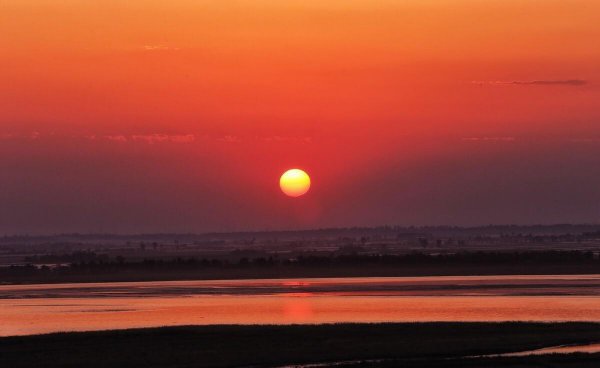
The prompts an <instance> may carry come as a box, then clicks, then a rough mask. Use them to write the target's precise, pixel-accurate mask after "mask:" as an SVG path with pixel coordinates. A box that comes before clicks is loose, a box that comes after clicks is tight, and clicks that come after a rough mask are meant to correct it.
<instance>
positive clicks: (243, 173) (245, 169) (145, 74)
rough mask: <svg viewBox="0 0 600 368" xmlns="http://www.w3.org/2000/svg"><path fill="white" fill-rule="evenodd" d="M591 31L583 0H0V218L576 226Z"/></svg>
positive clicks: (597, 31) (594, 58) (591, 176)
mask: <svg viewBox="0 0 600 368" xmlns="http://www.w3.org/2000/svg"><path fill="white" fill-rule="evenodd" d="M598 40H600V2H598V1H595V0H573V1H564V0H546V1H537V0H519V1H517V0H454V1H450V0H405V1H391V0H387V1H386V0H381V1H367V0H361V1H357V0H344V1H342V0H340V1H331V0H322V1H306V0H304V1H296V0H286V1H276V0H270V1H267V0H264V1H250V0H248V1H223V0H216V1H191V0H188V1H183V0H179V1H148V0H144V1H142V0H134V1H131V0H130V1H112V0H106V1H102V2H90V1H84V0H78V1H77V0H65V1H59V2H57V1H50V0H5V1H3V2H2V3H1V4H0V169H1V170H2V176H3V179H4V180H3V181H4V186H5V188H4V189H3V190H2V191H0V192H1V193H0V205H2V207H3V208H4V209H3V210H0V224H2V225H0V231H5V232H9V233H11V232H20V231H32V232H53V231H100V230H103V231H125V232H128V231H167V230H176V231H188V230H189V231H204V230H234V229H262V228H296V227H307V226H330V225H336V226H341V225H362V224H380V223H394V224H396V223H398V224H413V223H414V224H424V223H452V224H455V223H456V224H475V223H481V222H483V223H486V222H504V223H509V222H523V223H524V222H553V221H564V222H571V221H585V222H595V221H598V220H599V219H600V205H599V204H598V203H597V202H595V200H597V199H599V197H600V194H598V191H597V189H595V188H596V187H597V184H599V182H600V179H598V175H595V173H597V170H598V169H596V167H597V166H598V165H597V164H598V162H597V159H596V161H594V160H595V157H597V156H598V153H600V152H598V151H600V102H599V101H600V88H599V87H598V84H597V82H598V80H600V47H598ZM553 163H560V165H553ZM296 166H298V167H301V168H304V169H305V170H307V171H308V172H309V173H311V174H313V182H314V186H313V188H312V189H311V196H310V197H309V196H307V197H306V198H303V202H298V201H296V202H290V200H289V199H287V198H282V197H280V194H281V193H279V192H278V186H277V185H278V184H277V183H278V182H277V180H278V178H279V175H280V174H281V173H282V172H283V171H285V170H286V169H288V168H290V167H296ZM559 166H560V167H559ZM538 170H540V171H538ZM542 170H543V171H542ZM590 170H592V172H590ZM593 170H596V171H595V172H594V171H593ZM498 177H512V179H510V180H509V179H506V182H501V185H500V184H499V181H498V180H497V179H496V180H494V179H492V178H498ZM574 178H575V179H574ZM431 180H435V182H436V183H438V184H439V185H441V186H442V187H443V188H445V189H437V188H435V185H433V184H431ZM40 183H45V185H44V186H42V185H41V184H40ZM473 183H475V185H474V184H473ZM0 185H1V184H0ZM427 185H431V188H430V189H429V192H427V191H425V192H423V190H424V189H423V188H424V187H427ZM540 187H543V188H547V189H544V190H546V191H547V192H544V190H542V193H540ZM448 188H455V189H448ZM548 188H549V189H548ZM557 191H558V192H557ZM382 193H385V197H383V194H382ZM494 198H496V199H498V198H500V199H501V200H500V199H498V200H497V201H496V200H494ZM557 198H558V199H557ZM466 203H470V204H468V205H467V204H466ZM507 203H508V204H507ZM511 203H512V205H511ZM457 207H461V208H457ZM113 212H116V213H119V215H116V216H115V215H114V213H113ZM149 212H151V213H156V214H165V213H166V214H169V216H170V217H167V220H164V218H165V216H161V215H153V216H154V217H152V216H149V215H148V213H149ZM41 213H50V214H52V216H51V217H52V220H48V219H47V216H42V215H41ZM2 226H4V227H2Z"/></svg>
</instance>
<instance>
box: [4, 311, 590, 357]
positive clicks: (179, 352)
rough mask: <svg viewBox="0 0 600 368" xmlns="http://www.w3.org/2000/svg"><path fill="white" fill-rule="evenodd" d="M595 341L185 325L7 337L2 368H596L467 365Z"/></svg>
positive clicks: (394, 328) (506, 333)
mask: <svg viewBox="0 0 600 368" xmlns="http://www.w3.org/2000/svg"><path fill="white" fill-rule="evenodd" d="M598 341H600V324H594V323H556V324H543V323H435V322H432V323H400V324H396V323H394V324H392V323H386V324H337V325H308V326H306V325H305V326H302V325H295V326H194V327H192V326H186V327H169V328H153V329H135V330H123V331H102V332H85V333H61V334H50V335H38V336H26V337H8V338H1V339H0V367H91V368H93V367H124V366H127V367H231V366H255V367H275V366H283V365H289V364H307V363H328V362H330V363H334V362H338V363H339V362H342V361H346V362H347V363H342V364H338V365H336V366H338V367H339V366H343V367H345V366H352V367H357V366H359V367H363V366H364V367H399V366H400V367H511V368H516V367H598V366H600V354H570V355H546V356H529V357H491V358H467V357H469V356H477V355H486V354H498V353H507V352H516V351H524V350H530V349H536V348H541V347H547V346H555V345H563V344H585V343H592V342H598ZM348 361H352V362H348Z"/></svg>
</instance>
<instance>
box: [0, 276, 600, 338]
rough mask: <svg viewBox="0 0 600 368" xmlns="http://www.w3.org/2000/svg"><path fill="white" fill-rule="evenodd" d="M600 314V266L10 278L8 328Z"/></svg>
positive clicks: (4, 291)
mask: <svg viewBox="0 0 600 368" xmlns="http://www.w3.org/2000/svg"><path fill="white" fill-rule="evenodd" d="M515 320H519V321H596V322H598V321H600V275H577V276H560V275H559V276H460V277H454V276H453V277H393V278H343V279H279V280H235V281H168V282H127V283H94V284H53V285H50V284H48V285H4V286H0V336H9V335H27V334H38V333H48V332H56V331H87V330H104V329H120V328H133V327H153V326H173V325H192V324H264V323H275V324H292V323H327V322H411V321H515Z"/></svg>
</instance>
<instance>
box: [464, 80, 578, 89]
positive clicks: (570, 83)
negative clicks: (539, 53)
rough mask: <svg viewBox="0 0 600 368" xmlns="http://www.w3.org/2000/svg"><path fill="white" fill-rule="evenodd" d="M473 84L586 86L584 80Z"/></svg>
mask: <svg viewBox="0 0 600 368" xmlns="http://www.w3.org/2000/svg"><path fill="white" fill-rule="evenodd" d="M472 83H473V84H478V85H490V86H511V85H512V86H574V87H579V86H584V85H586V84H588V81H587V80H584V79H563V80H561V79H556V80H553V79H549V80H531V81H520V80H514V81H473V82H472Z"/></svg>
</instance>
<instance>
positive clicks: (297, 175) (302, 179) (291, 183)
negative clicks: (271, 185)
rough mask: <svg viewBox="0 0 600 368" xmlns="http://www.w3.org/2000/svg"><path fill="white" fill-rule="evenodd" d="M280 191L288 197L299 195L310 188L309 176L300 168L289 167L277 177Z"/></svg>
mask: <svg viewBox="0 0 600 368" xmlns="http://www.w3.org/2000/svg"><path fill="white" fill-rule="evenodd" d="M279 186H280V187H281V191H282V192H283V193H285V194H286V195H288V196H290V197H300V196H301V195H304V194H306V192H308V189H310V177H309V176H308V174H307V173H306V172H304V171H303V170H300V169H291V170H288V171H286V172H284V173H283V175H281V178H279Z"/></svg>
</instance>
